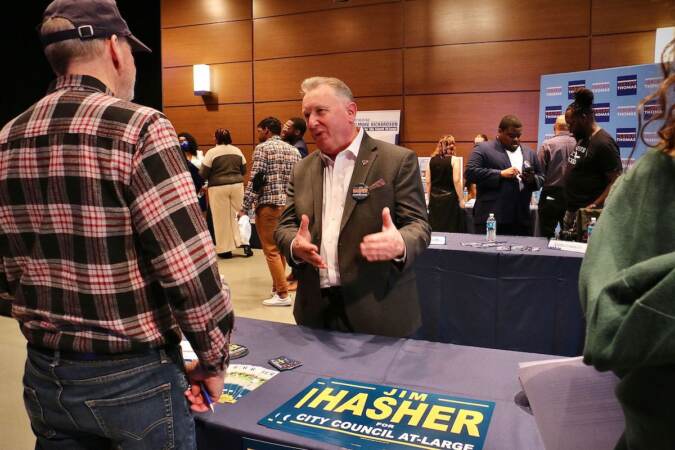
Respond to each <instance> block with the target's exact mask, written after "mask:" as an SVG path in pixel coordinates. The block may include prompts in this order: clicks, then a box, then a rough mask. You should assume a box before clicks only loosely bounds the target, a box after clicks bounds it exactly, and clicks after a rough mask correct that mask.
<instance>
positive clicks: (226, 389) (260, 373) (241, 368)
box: [180, 340, 279, 403]
mask: <svg viewBox="0 0 675 450" xmlns="http://www.w3.org/2000/svg"><path fill="white" fill-rule="evenodd" d="M180 346H181V350H182V352H183V359H184V360H185V362H190V361H195V360H196V359H197V355H196V354H195V352H194V350H193V349H192V346H190V343H189V342H188V341H186V340H183V341H181V343H180ZM278 373H279V372H278V371H276V370H273V369H267V368H265V367H260V366H253V365H250V364H230V366H229V367H228V369H227V374H226V375H225V385H224V386H223V393H222V394H221V395H220V397H219V398H218V399H217V400H216V401H217V402H218V403H236V402H237V400H239V399H240V398H242V397H243V396H245V395H246V394H248V393H249V392H251V391H252V390H254V389H256V388H258V387H259V386H261V385H262V384H264V383H265V382H266V381H267V380H269V379H270V378H272V377H273V376H275V375H276V374H278Z"/></svg>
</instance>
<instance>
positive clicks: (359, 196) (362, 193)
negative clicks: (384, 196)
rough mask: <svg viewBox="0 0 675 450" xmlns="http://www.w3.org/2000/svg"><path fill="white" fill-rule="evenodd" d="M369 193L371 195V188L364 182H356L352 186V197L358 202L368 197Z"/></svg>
mask: <svg viewBox="0 0 675 450" xmlns="http://www.w3.org/2000/svg"><path fill="white" fill-rule="evenodd" d="M368 195H370V189H369V188H368V186H367V185H365V184H363V183H359V184H355V185H354V187H353V188H352V198H353V199H354V200H356V201H357V202H358V201H361V200H365V199H367V198H368Z"/></svg>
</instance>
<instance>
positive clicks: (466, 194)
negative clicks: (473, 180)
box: [463, 186, 469, 203]
mask: <svg viewBox="0 0 675 450" xmlns="http://www.w3.org/2000/svg"><path fill="white" fill-rule="evenodd" d="M463 197H464V203H466V202H467V201H469V190H468V189H467V188H466V186H464V194H463Z"/></svg>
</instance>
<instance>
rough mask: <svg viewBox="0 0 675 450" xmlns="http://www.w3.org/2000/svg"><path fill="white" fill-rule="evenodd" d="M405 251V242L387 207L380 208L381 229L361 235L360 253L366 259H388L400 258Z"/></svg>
mask: <svg viewBox="0 0 675 450" xmlns="http://www.w3.org/2000/svg"><path fill="white" fill-rule="evenodd" d="M404 252H405V242H403V237H402V236H401V233H399V231H398V229H397V228H396V225H394V221H393V220H392V219H391V214H390V213H389V208H384V209H383V210H382V231H381V232H379V233H373V234H369V235H366V236H364V237H363V241H362V242H361V254H362V255H363V257H364V258H366V259H367V260H368V261H371V262H372V261H389V260H391V259H395V258H401V257H402V256H403V255H404Z"/></svg>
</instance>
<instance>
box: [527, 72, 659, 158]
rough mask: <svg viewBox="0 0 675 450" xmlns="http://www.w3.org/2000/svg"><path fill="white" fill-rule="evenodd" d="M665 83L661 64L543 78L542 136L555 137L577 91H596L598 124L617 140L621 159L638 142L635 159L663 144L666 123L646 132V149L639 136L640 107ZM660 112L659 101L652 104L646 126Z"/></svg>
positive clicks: (645, 117) (646, 112) (647, 110)
mask: <svg viewBox="0 0 675 450" xmlns="http://www.w3.org/2000/svg"><path fill="white" fill-rule="evenodd" d="M661 81H663V76H662V74H661V67H660V65H659V64H643V65H639V66H626V67H615V68H611V69H599V70H588V71H584V72H569V73H559V74H553V75H542V77H541V92H540V95H539V136H538V138H539V139H538V141H539V145H540V146H541V144H542V142H544V140H546V139H549V138H551V137H553V124H554V123H555V119H556V117H557V116H558V115H559V114H565V110H566V109H567V107H568V106H569V105H570V103H572V102H573V101H574V92H576V90H577V89H580V88H584V87H585V88H588V89H590V90H591V91H593V94H594V100H593V111H594V113H595V120H596V122H597V123H598V124H599V125H600V126H601V127H602V128H604V129H605V131H607V132H608V133H609V134H610V135H611V136H613V137H614V139H615V140H616V142H617V144H618V145H619V149H620V150H621V159H622V161H623V162H624V165H626V159H627V158H628V155H629V154H630V152H631V150H632V149H633V145H634V144H635V143H636V140H637V147H636V149H635V153H634V154H633V160H635V159H637V158H639V157H640V156H641V155H642V154H643V153H644V152H645V150H646V149H647V148H648V147H651V146H654V145H656V144H657V143H658V142H659V137H658V135H657V134H656V131H658V129H659V127H661V125H662V123H663V121H655V122H654V123H653V124H651V125H650V126H649V127H648V128H647V129H646V130H645V133H644V137H645V141H647V144H648V146H646V145H645V144H644V143H643V142H642V140H640V139H639V136H638V131H639V130H638V129H637V127H638V116H637V105H638V103H640V100H642V99H643V98H644V97H645V96H647V95H648V94H651V93H652V92H654V91H655V90H656V89H657V88H658V86H659V84H660V83H661ZM658 112H659V105H658V104H657V103H656V102H653V101H652V102H649V103H648V104H646V105H645V108H644V111H643V112H642V120H643V123H644V122H645V121H646V120H648V119H649V118H650V117H652V116H653V115H654V114H657V113H658Z"/></svg>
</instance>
